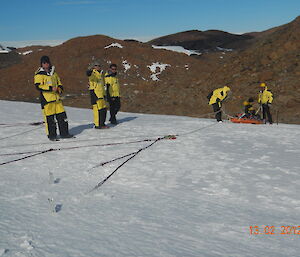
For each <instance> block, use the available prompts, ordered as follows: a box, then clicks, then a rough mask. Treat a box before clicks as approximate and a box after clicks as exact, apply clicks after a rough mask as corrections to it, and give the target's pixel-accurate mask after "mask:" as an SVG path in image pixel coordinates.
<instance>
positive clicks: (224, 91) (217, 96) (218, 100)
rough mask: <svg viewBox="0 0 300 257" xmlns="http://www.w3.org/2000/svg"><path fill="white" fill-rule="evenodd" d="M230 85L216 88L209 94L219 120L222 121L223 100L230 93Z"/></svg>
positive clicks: (210, 103)
mask: <svg viewBox="0 0 300 257" xmlns="http://www.w3.org/2000/svg"><path fill="white" fill-rule="evenodd" d="M230 92H231V91H230V87H228V86H225V87H221V88H217V89H215V90H214V91H213V92H212V93H211V94H210V95H209V97H208V98H209V103H208V104H209V105H212V107H213V110H214V112H215V117H216V120H217V121H218V122H222V112H221V107H222V102H223V101H224V100H225V99H227V97H228V96H229V94H230Z"/></svg>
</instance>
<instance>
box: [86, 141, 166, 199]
mask: <svg viewBox="0 0 300 257" xmlns="http://www.w3.org/2000/svg"><path fill="white" fill-rule="evenodd" d="M161 139H164V138H163V137H159V138H157V139H156V140H155V141H154V142H153V143H151V144H150V145H147V146H145V147H143V148H141V149H139V150H138V151H137V152H135V153H132V154H133V155H132V156H131V157H129V158H128V159H127V160H126V161H124V162H123V163H121V164H120V165H119V166H118V167H117V168H115V170H114V171H113V172H112V173H110V174H109V175H108V176H107V177H106V178H105V179H103V180H102V181H100V182H99V183H98V184H97V185H96V186H94V187H93V188H92V189H91V190H90V191H88V192H87V193H91V192H93V191H94V190H97V189H98V188H99V187H101V186H102V185H103V184H104V183H105V182H106V181H107V180H108V179H109V178H110V177H111V176H112V175H113V174H114V173H115V172H117V170H118V169H120V168H121V167H122V166H123V165H125V164H126V163H127V162H129V161H130V160H131V159H133V158H134V157H135V156H137V155H138V154H139V153H140V152H141V151H143V150H146V149H147V148H149V147H150V146H152V145H154V144H155V143H157V142H158V141H159V140H161Z"/></svg>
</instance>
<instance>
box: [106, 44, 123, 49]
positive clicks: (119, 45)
mask: <svg viewBox="0 0 300 257" xmlns="http://www.w3.org/2000/svg"><path fill="white" fill-rule="evenodd" d="M110 47H118V48H123V46H122V45H121V44H119V43H111V44H110V45H108V46H105V47H104V48H105V49H108V48H110Z"/></svg>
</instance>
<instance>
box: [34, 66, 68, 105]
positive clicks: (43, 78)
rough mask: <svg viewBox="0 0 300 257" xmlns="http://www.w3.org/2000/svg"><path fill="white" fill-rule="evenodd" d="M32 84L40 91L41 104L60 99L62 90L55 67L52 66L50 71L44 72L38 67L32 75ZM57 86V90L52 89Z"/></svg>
mask: <svg viewBox="0 0 300 257" xmlns="http://www.w3.org/2000/svg"><path fill="white" fill-rule="evenodd" d="M34 85H35V86H36V88H37V89H38V90H39V91H40V92H41V103H42V106H43V105H45V104H47V103H51V102H58V101H60V100H61V99H60V94H61V93H62V92H63V87H62V84H61V81H60V78H59V76H58V75H57V73H56V72H55V67H54V66H52V67H51V69H50V72H46V71H45V70H44V69H43V68H42V67H40V68H39V69H38V70H37V71H36V72H35V76H34ZM55 88H57V91H55V90H54V91H53V89H55Z"/></svg>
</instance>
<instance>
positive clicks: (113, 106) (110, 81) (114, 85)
mask: <svg viewBox="0 0 300 257" xmlns="http://www.w3.org/2000/svg"><path fill="white" fill-rule="evenodd" d="M105 85H106V92H107V100H108V102H109V111H110V119H109V121H110V122H111V123H112V124H117V123H118V122H117V119H116V115H117V113H118V111H119V110H120V108H121V100H120V97H121V95H120V84H119V79H118V77H117V65H116V64H111V65H110V66H109V70H108V72H106V74H105Z"/></svg>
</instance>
